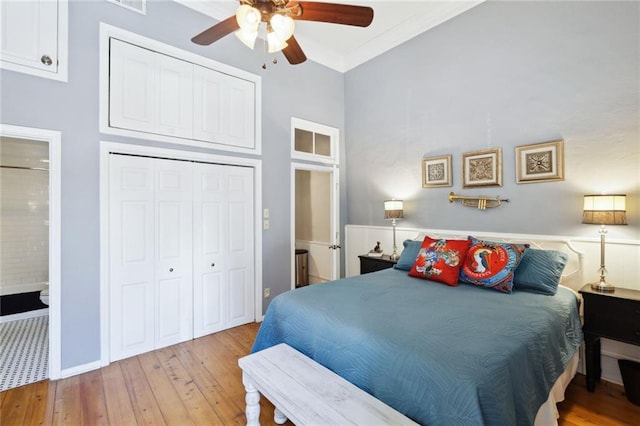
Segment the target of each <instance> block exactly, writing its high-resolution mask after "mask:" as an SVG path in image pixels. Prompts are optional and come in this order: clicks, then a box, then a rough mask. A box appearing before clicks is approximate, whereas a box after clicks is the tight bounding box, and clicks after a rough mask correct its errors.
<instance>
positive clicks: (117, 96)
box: [109, 38, 157, 133]
mask: <svg viewBox="0 0 640 426" xmlns="http://www.w3.org/2000/svg"><path fill="white" fill-rule="evenodd" d="M110 43H111V61H110V64H109V67H110V68H109V125H110V126H111V127H118V128H121V129H130V130H140V131H143V132H150V133H155V132H157V130H156V120H155V115H156V110H157V108H156V107H155V102H156V82H155V79H156V66H155V63H156V53H155V52H152V51H150V50H147V49H142V48H140V47H137V46H134V45H132V44H129V43H125V42H122V41H120V40H117V39H113V38H112V39H111V40H110Z"/></svg>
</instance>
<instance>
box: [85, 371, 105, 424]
mask: <svg viewBox="0 0 640 426" xmlns="http://www.w3.org/2000/svg"><path fill="white" fill-rule="evenodd" d="M80 395H82V398H81V404H82V418H83V420H84V422H85V424H90V425H96V426H98V425H108V424H109V416H108V414H107V406H106V401H105V396H104V387H103V385H102V374H101V373H100V370H94V371H90V372H88V373H86V374H82V375H80Z"/></svg>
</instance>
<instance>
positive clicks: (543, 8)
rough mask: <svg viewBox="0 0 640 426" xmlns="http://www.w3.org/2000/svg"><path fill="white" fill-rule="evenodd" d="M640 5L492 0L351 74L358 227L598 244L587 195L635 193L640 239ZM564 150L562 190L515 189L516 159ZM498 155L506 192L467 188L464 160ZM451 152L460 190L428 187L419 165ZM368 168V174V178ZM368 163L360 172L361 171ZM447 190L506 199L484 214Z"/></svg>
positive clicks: (627, 233)
mask: <svg viewBox="0 0 640 426" xmlns="http://www.w3.org/2000/svg"><path fill="white" fill-rule="evenodd" d="M639 21H640V3H639V2H559V1H555V2H504V1H499V2H491V1H490V2H487V3H483V4H481V5H479V6H477V7H475V8H473V9H471V10H470V11H468V12H466V13H464V14H462V15H460V16H458V17H456V18H454V19H452V20H450V21H448V22H446V23H444V24H441V25H440V26H439V27H436V28H435V29H433V30H431V31H428V32H427V33H424V34H422V35H420V36H418V37H415V38H414V39H412V40H409V41H408V42H406V43H404V44H403V45H401V46H399V47H397V48H395V49H393V50H391V51H389V52H387V53H385V54H383V55H381V56H378V57H376V58H374V59H373V60H371V61H369V62H367V63H365V64H363V65H361V66H360V67H358V68H356V69H354V70H352V71H350V72H348V73H347V74H346V78H345V87H346V94H345V98H346V108H345V111H346V112H345V113H346V128H347V143H346V147H347V159H346V161H347V164H346V171H347V188H348V194H347V195H348V201H347V206H348V217H347V222H348V223H350V224H362V225H388V223H385V221H384V220H383V208H382V201H383V200H385V199H388V198H391V197H396V198H400V199H404V200H405V220H404V221H403V222H401V223H400V226H402V225H406V226H415V227H422V228H435V229H459V230H477V231H495V232H514V233H532V234H552V235H568V236H585V237H594V238H596V237H597V228H596V227H593V226H591V225H582V224H581V223H580V222H581V220H582V196H583V195H584V194H591V193H626V194H627V195H628V197H627V211H628V221H629V226H627V227H620V226H618V227H613V226H611V227H609V236H610V237H618V238H623V239H640V208H639V204H640V200H639V199H640V197H639V195H640V131H639V126H640V108H639V103H640V102H639V96H640V30H639V28H640V23H639ZM557 139H564V141H565V158H566V160H565V176H566V178H565V180H564V181H560V182H547V183H535V184H534V183H532V184H521V185H518V184H516V174H515V173H516V166H515V152H514V151H515V149H514V148H515V147H516V146H518V145H525V144H531V143H537V142H545V141H550V140H557ZM490 147H491V148H493V147H501V148H502V150H503V186H502V187H490V188H475V189H462V156H461V154H462V153H463V152H468V151H475V150H482V149H486V148H490ZM443 154H453V186H452V187H449V188H429V189H422V188H421V159H422V158H423V157H424V156H426V157H430V156H435V155H443ZM360 164H366V165H367V166H366V167H362V166H359V165H360ZM356 165H358V166H356ZM450 191H455V192H456V193H463V194H466V195H487V196H496V195H500V196H501V197H502V198H510V199H511V203H509V204H507V205H504V206H503V207H500V208H498V209H495V210H487V211H484V212H483V211H478V210H477V209H472V208H468V207H462V206H460V205H459V204H458V203H455V204H450V203H449V202H448V201H447V195H448V193H449V192H450Z"/></svg>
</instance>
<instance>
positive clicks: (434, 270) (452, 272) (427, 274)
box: [409, 237, 471, 287]
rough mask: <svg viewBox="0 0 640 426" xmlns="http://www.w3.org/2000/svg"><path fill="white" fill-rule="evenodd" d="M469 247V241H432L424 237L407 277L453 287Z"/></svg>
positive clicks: (456, 283)
mask: <svg viewBox="0 0 640 426" xmlns="http://www.w3.org/2000/svg"><path fill="white" fill-rule="evenodd" d="M469 245H471V240H445V239H440V240H434V239H433V238H430V237H424V240H423V241H422V246H421V247H420V250H419V251H418V257H417V258H416V261H415V263H414V264H413V267H412V268H411V270H410V271H409V275H410V276H412V277H417V278H422V279H425V280H431V281H438V282H441V283H444V284H447V285H450V286H454V287H455V286H457V285H458V275H459V273H460V266H462V262H463V261H464V259H465V256H466V255H467V251H468V250H469Z"/></svg>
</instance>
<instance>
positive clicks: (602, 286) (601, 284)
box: [591, 280, 616, 292]
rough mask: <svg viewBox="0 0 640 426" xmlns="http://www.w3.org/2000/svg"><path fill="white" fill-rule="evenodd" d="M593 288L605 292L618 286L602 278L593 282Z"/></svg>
mask: <svg viewBox="0 0 640 426" xmlns="http://www.w3.org/2000/svg"><path fill="white" fill-rule="evenodd" d="M591 288H592V289H593V290H597V291H604V292H612V291H615V290H616V287H615V286H614V285H613V284H611V283H608V282H606V281H605V280H600V281H598V282H597V283H591Z"/></svg>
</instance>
